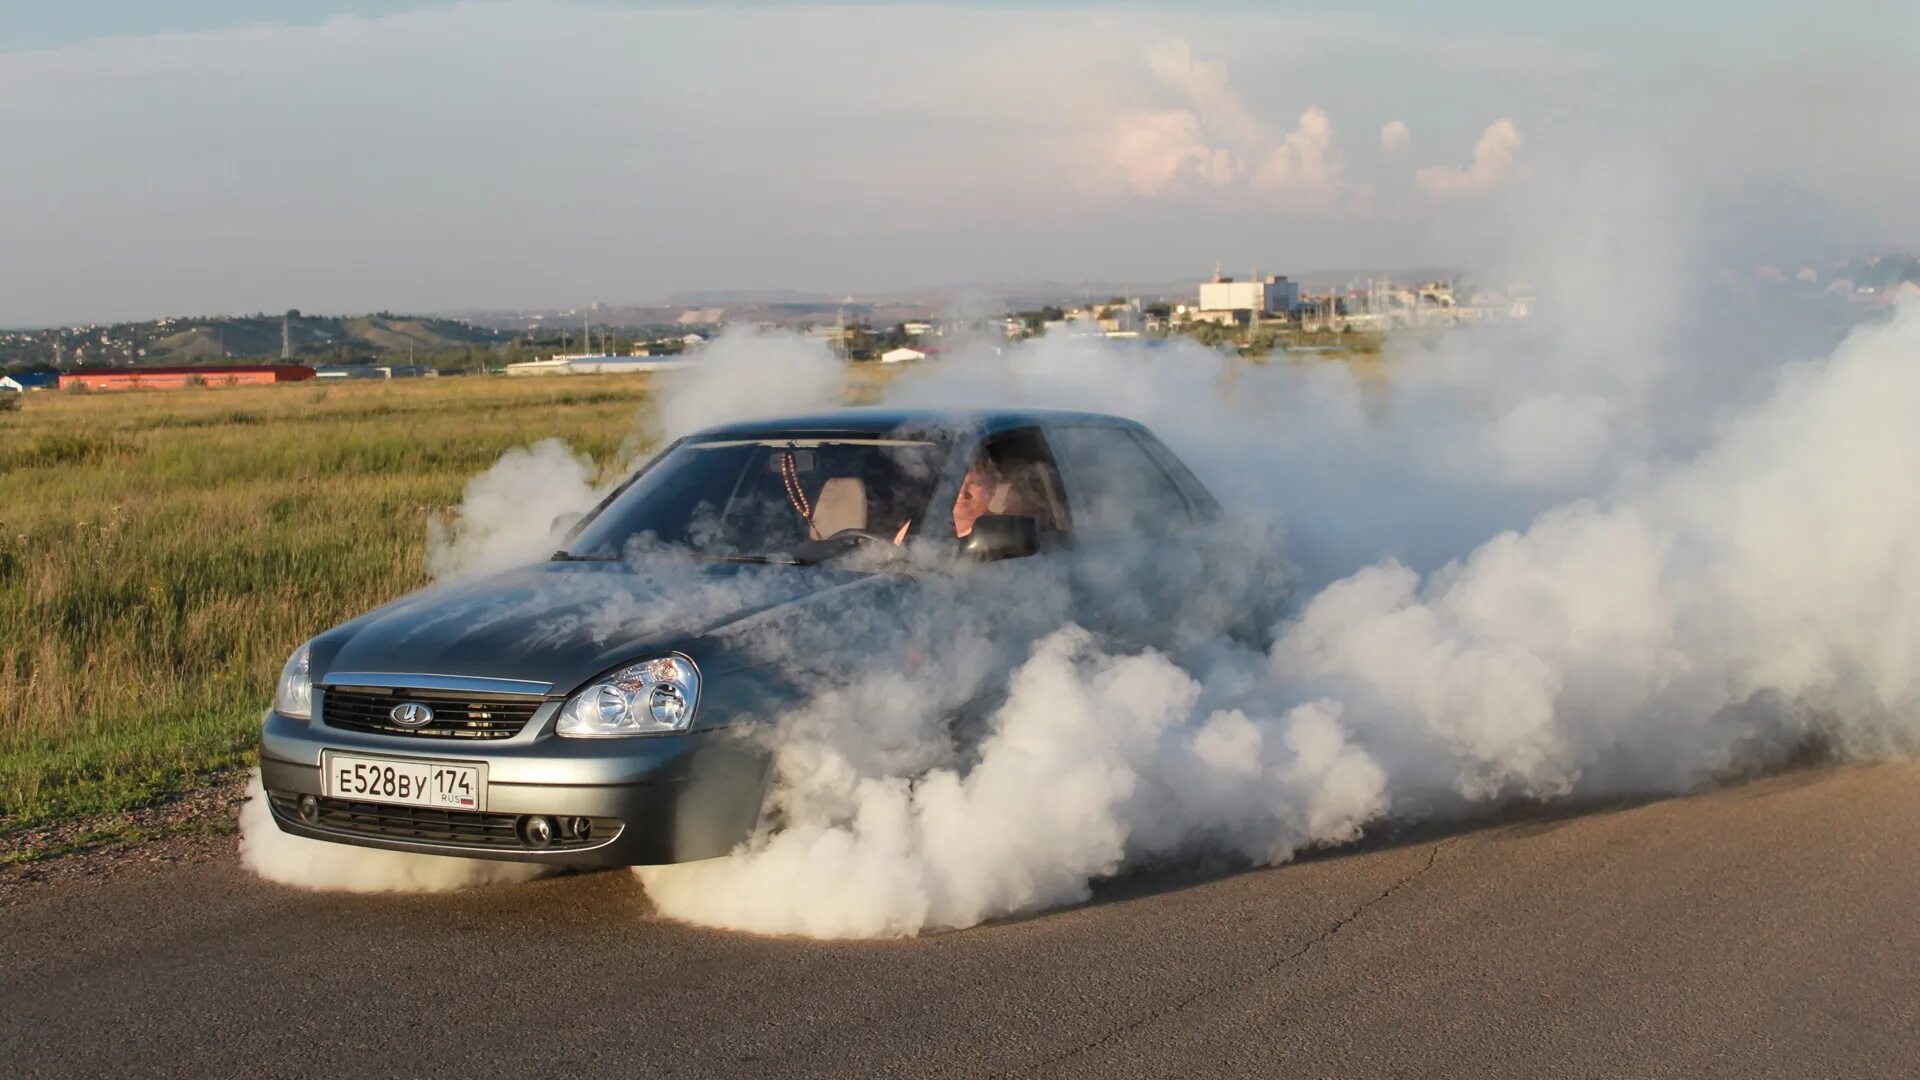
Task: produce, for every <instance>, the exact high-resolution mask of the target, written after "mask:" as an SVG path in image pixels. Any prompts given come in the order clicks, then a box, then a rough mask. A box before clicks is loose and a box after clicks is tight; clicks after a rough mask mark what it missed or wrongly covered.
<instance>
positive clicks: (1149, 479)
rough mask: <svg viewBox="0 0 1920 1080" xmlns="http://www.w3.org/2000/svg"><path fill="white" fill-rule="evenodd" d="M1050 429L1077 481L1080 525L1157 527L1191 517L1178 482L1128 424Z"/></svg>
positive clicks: (1168, 525)
mask: <svg viewBox="0 0 1920 1080" xmlns="http://www.w3.org/2000/svg"><path fill="white" fill-rule="evenodd" d="M1051 435H1052V439H1053V445H1054V448H1055V450H1057V451H1058V452H1059V454H1060V457H1061V458H1062V459H1063V460H1064V461H1065V462H1066V465H1067V468H1068V469H1069V470H1070V471H1071V472H1072V473H1073V478H1074V481H1075V483H1076V484H1078V486H1079V492H1080V495H1079V499H1080V501H1079V503H1078V504H1076V506H1075V520H1076V521H1077V522H1078V523H1079V524H1080V526H1081V527H1082V528H1087V527H1091V528H1125V529H1141V530H1146V531H1157V530H1160V529H1165V528H1170V527H1173V526H1177V525H1184V524H1186V523H1188V522H1190V521H1192V520H1193V518H1192V514H1191V512H1190V511H1189V510H1188V508H1187V500H1186V497H1185V496H1184V495H1182V494H1181V492H1180V488H1179V485H1177V484H1175V483H1174V482H1173V479H1172V477H1170V476H1168V475H1167V471H1166V470H1165V469H1163V468H1161V466H1160V463H1159V462H1158V461H1156V460H1154V458H1153V456H1152V455H1151V454H1149V453H1147V451H1146V448H1145V447H1143V446H1141V445H1140V443H1139V441H1138V440H1137V439H1135V438H1134V437H1133V435H1132V433H1131V432H1128V431H1127V430H1126V429H1124V428H1112V427H1062V428H1057V429H1055V430H1054V431H1053V432H1052V433H1051Z"/></svg>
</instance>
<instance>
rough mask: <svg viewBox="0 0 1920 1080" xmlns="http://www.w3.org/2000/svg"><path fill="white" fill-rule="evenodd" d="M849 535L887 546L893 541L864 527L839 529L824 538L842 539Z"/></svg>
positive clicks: (891, 544) (890, 545)
mask: <svg viewBox="0 0 1920 1080" xmlns="http://www.w3.org/2000/svg"><path fill="white" fill-rule="evenodd" d="M849 537H850V538H852V539H855V540H865V541H867V542H868V543H873V544H885V545H886V546H888V547H892V546H893V541H892V540H891V539H890V538H888V537H885V536H881V535H880V534H879V533H875V532H868V531H867V530H865V529H841V530H840V531H839V532H837V533H834V534H833V535H832V536H829V537H826V539H828V540H842V539H847V538H849Z"/></svg>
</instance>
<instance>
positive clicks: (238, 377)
mask: <svg viewBox="0 0 1920 1080" xmlns="http://www.w3.org/2000/svg"><path fill="white" fill-rule="evenodd" d="M311 378H313V369H312V368H310V367H301V366H300V365H299V364H255V365H248V366H227V367H145V368H100V369H97V370H94V371H69V372H66V373H64V374H62V375H61V376H60V389H62V390H65V389H67V388H68V387H70V386H84V387H86V388H87V389H89V390H178V389H180V388H181V387H186V386H261V385H264V384H267V383H283V382H300V381H301V380H303V379H311Z"/></svg>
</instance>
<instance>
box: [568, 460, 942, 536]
mask: <svg viewBox="0 0 1920 1080" xmlns="http://www.w3.org/2000/svg"><path fill="white" fill-rule="evenodd" d="M942 453H943V448H942V446H941V445H940V444H938V443H936V442H934V441H931V440H923V439H911V438H895V437H891V436H887V435H873V436H825V437H821V436H810V437H806V438H797V437H767V438H718V439H705V440H697V441H689V442H684V443H681V444H680V445H679V446H677V447H675V448H673V449H672V450H671V451H669V452H668V453H667V454H666V455H665V456H664V457H662V458H661V459H660V460H658V461H656V462H654V463H653V465H651V466H650V467H649V468H648V469H647V470H646V471H645V472H644V473H642V474H641V475H640V477H639V479H637V480H635V481H634V482H633V484H632V485H630V486H629V487H628V488H627V489H626V490H625V491H623V492H621V493H620V495H619V496H618V497H617V498H615V499H614V501H613V502H612V503H611V504H610V505H608V506H607V507H606V509H605V510H603V511H602V512H601V513H600V514H599V515H597V516H596V517H594V518H593V520H591V521H590V522H588V523H587V525H586V526H585V527H584V528H583V529H582V530H581V531H580V534H579V535H578V536H576V537H574V539H573V542H572V543H571V544H569V545H568V547H567V548H566V550H564V551H562V552H559V553H557V554H556V557H559V558H573V559H615V558H620V557H622V556H623V555H626V554H627V553H629V552H630V551H633V550H636V549H641V550H644V549H647V548H652V547H665V548H672V549H681V550H690V551H692V552H694V553H696V554H700V555H708V556H713V557H716V558H734V559H752V560H765V561H773V562H813V561H817V560H818V559H821V558H825V557H827V556H828V555H830V554H832V553H834V552H836V551H839V550H844V549H848V548H851V547H854V546H855V545H860V546H866V545H880V544H885V545H889V546H891V545H894V544H897V543H898V542H900V541H901V540H902V539H904V538H905V535H906V532H907V529H908V527H909V526H910V525H911V524H912V523H913V522H915V521H917V520H920V519H921V518H923V517H924V516H925V510H926V507H927V501H928V499H929V498H930V497H931V495H932V492H933V486H934V482H935V480H936V479H937V478H938V472H939V467H940V462H941V460H942Z"/></svg>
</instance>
